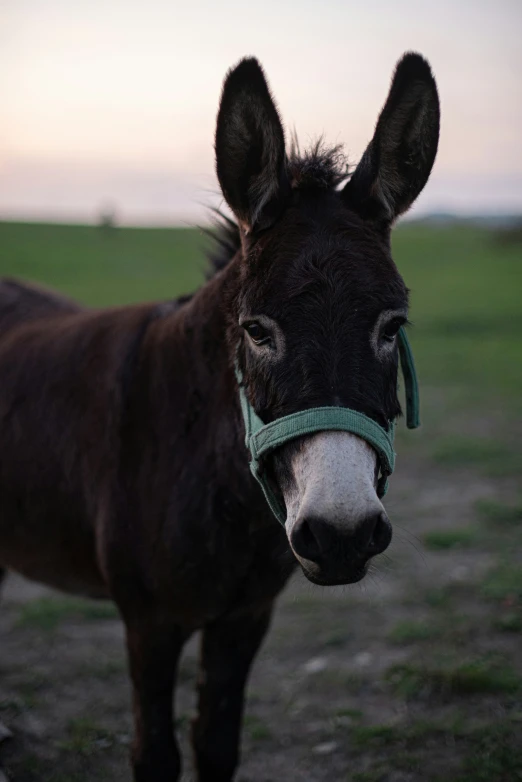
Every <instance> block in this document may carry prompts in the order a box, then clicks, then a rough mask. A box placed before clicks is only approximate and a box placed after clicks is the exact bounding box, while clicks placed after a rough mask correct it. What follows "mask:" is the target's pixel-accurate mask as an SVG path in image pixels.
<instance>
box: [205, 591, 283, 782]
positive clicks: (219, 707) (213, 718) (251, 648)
mask: <svg viewBox="0 0 522 782" xmlns="http://www.w3.org/2000/svg"><path fill="white" fill-rule="evenodd" d="M271 612H272V606H271V605H270V606H269V607H267V608H265V609H264V610H263V611H261V612H258V613H256V614H252V615H244V614H243V615H241V616H240V617H235V618H230V617H229V618H223V619H220V620H219V621H217V622H214V623H212V624H210V625H207V627H206V628H205V630H204V632H203V638H202V644H201V668H200V678H199V686H198V690H199V703H198V716H197V718H196V720H195V721H194V724H193V726H192V744H193V747H194V754H195V761H196V767H197V771H198V780H199V782H230V780H232V778H233V776H234V771H235V769H236V766H237V764H238V760H239V742H240V734H241V720H242V716H243V701H244V689H245V684H246V680H247V677H248V673H249V670H250V666H251V664H252V661H253V659H254V657H255V655H256V652H257V650H258V649H259V646H260V645H261V641H262V640H263V638H264V636H265V634H266V631H267V629H268V626H269V624H270V616H271Z"/></svg>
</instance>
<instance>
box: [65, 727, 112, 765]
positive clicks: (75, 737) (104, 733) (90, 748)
mask: <svg viewBox="0 0 522 782" xmlns="http://www.w3.org/2000/svg"><path fill="white" fill-rule="evenodd" d="M67 733H68V738H67V739H65V741H61V742H59V744H58V746H59V747H60V749H62V750H65V751H67V752H74V753H76V754H78V755H82V756H84V757H89V756H90V755H94V754H95V753H96V752H98V751H99V750H100V749H107V748H108V747H111V746H112V744H113V737H112V735H111V733H110V732H109V731H108V730H106V729H105V728H102V727H101V726H100V725H98V724H97V723H96V722H95V721H94V720H92V719H89V717H78V718H76V719H72V720H70V722H69V724H68V727H67Z"/></svg>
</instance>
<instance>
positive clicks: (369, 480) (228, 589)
mask: <svg viewBox="0 0 522 782" xmlns="http://www.w3.org/2000/svg"><path fill="white" fill-rule="evenodd" d="M438 136H439V101H438V95H437V88H436V84H435V81H434V78H433V76H432V73H431V70H430V66H429V65H428V63H427V62H426V60H424V59H423V58H422V57H421V56H420V55H418V54H414V53H408V54H406V55H405V56H404V57H403V58H402V59H401V60H400V62H399V63H398V65H397V68H396V70H395V74H394V77H393V80H392V84H391V88H390V92H389V95H388V98H387V100H386V103H385V105H384V108H383V110H382V112H381V114H380V117H379V120H378V122H377V126H376V130H375V134H374V136H373V139H372V140H371V142H370V144H369V146H368V148H367V149H366V151H365V153H364V155H363V157H362V159H361V161H360V163H359V164H358V166H357V167H356V168H355V170H354V171H353V173H352V174H351V176H348V173H347V168H346V165H345V163H344V158H343V156H342V154H341V150H340V149H339V148H333V149H328V148H326V147H325V146H324V145H323V144H320V143H319V144H316V145H315V146H313V147H312V149H311V150H309V151H307V152H305V153H301V152H300V151H299V148H298V146H297V144H295V143H294V145H293V147H291V148H290V149H287V148H286V147H285V135H284V132H283V126H282V124H281V120H280V118H279V114H278V111H277V109H276V106H275V104H274V101H273V99H272V97H271V94H270V91H269V88H268V86H267V82H266V80H265V76H264V73H263V70H262V68H261V66H260V65H259V63H258V62H257V60H255V59H253V58H248V59H243V60H241V61H240V62H239V64H238V65H237V66H236V67H235V68H234V69H233V70H231V71H230V72H229V73H228V75H227V77H226V79H225V82H224V86H223V92H222V96H221V103H220V107H219V112H218V117H217V129H216V136H215V151H216V169H217V176H218V179H219V183H220V186H221V189H222V192H223V195H224V197H225V199H226V201H227V203H228V205H229V206H230V208H231V210H232V212H233V214H234V215H235V218H236V221H237V222H236V223H230V222H229V224H228V236H226V237H225V238H223V239H222V243H223V246H224V248H225V249H224V250H223V251H222V252H221V254H220V256H219V257H218V258H217V259H216V264H215V265H216V269H215V273H214V274H213V275H212V276H211V277H210V278H209V279H208V281H207V282H206V284H205V285H203V287H201V288H200V290H198V291H197V292H196V293H195V295H193V296H192V297H188V298H185V299H182V300H179V301H177V302H166V303H165V302H164V303H160V304H141V305H136V306H128V307H123V308H117V309H116V308H114V309H107V310H103V311H99V310H87V309H83V308H81V307H79V306H77V305H75V304H74V303H72V302H66V301H63V300H61V299H60V298H59V297H52V296H48V295H47V294H46V293H43V292H39V291H38V290H32V289H25V288H24V287H23V286H22V285H19V284H16V283H13V282H6V283H4V285H3V288H0V320H1V319H2V317H3V321H2V323H3V325H2V330H1V337H0V569H1V568H3V569H6V570H13V571H18V572H19V573H21V574H23V575H24V576H26V577H28V578H31V579H36V580H39V581H41V582H43V583H46V584H49V585H51V586H53V587H57V588H59V589H62V590H66V591H70V592H75V593H79V594H82V595H88V596H92V597H95V598H109V599H112V600H114V601H115V603H116V605H117V606H118V609H119V612H120V614H121V617H122V619H123V622H124V624H125V629H126V641H127V648H128V658H129V668H130V675H131V679H132V687H133V702H134V717H135V737H134V743H133V750H132V765H133V773H134V780H135V782H174V780H178V779H179V776H180V768H181V759H180V753H179V750H178V747H177V744H176V741H175V737H174V730H173V726H174V723H173V719H174V716H173V692H174V687H175V680H176V668H177V663H178V659H179V656H180V652H181V650H182V647H183V645H184V643H185V642H186V640H187V639H188V638H189V636H190V635H191V634H192V633H194V632H195V631H197V630H201V631H202V641H201V662H200V676H199V682H198V692H199V702H198V713H197V717H196V718H195V720H194V723H193V726H192V744H193V750H194V758H195V761H194V762H195V767H196V772H197V778H198V780H199V782H229V781H230V780H232V778H233V776H234V773H235V770H236V767H237V764H238V758H239V740H240V730H241V719H242V710H243V699H244V688H245V684H246V680H247V676H248V673H249V669H250V667H251V664H252V661H253V659H254V657H255V655H256V653H257V651H258V649H259V646H260V644H261V642H262V640H263V638H264V636H265V634H266V632H267V629H268V627H269V624H270V617H271V614H272V611H273V606H274V601H275V598H276V597H277V595H278V594H279V593H280V592H281V590H282V589H283V587H284V585H285V583H286V582H287V580H288V578H289V576H290V574H291V573H292V571H293V569H294V567H295V566H296V564H297V563H298V564H299V565H300V566H301V567H302V570H303V572H304V573H305V575H306V576H307V578H309V579H310V580H311V581H313V582H315V583H318V584H322V585H330V584H348V583H353V582H355V581H358V580H359V579H361V578H362V577H363V576H364V574H365V572H366V569H367V566H368V562H369V561H370V559H371V558H372V557H373V556H375V555H377V554H379V553H381V552H382V551H384V549H386V547H387V546H388V544H389V542H390V539H391V526H390V522H389V520H388V518H387V516H386V513H385V511H384V508H383V505H382V502H381V500H380V497H379V495H378V491H377V486H378V474H379V460H378V454H377V451H376V450H375V448H374V447H372V446H371V445H369V443H368V442H367V440H366V439H363V438H362V437H360V436H357V435H355V434H353V433H351V432H348V431H318V432H315V433H314V434H309V435H306V436H301V437H298V438H296V439H294V440H293V441H292V442H288V443H285V444H284V445H283V446H281V447H279V448H276V449H275V450H274V451H273V453H272V455H271V456H270V458H269V460H268V463H267V467H266V469H267V472H268V474H269V476H270V481H271V485H272V488H273V492H274V495H277V497H278V498H279V501H280V503H281V505H282V506H283V507H284V508H285V512H286V519H285V520H284V524H278V523H277V520H276V519H275V518H274V516H273V514H272V512H271V510H270V508H269V506H268V504H267V502H266V500H265V497H264V495H263V492H262V491H261V488H260V486H259V484H258V482H256V480H255V479H254V477H253V475H252V474H251V472H250V471H249V454H248V451H247V448H246V446H245V442H244V437H245V424H244V420H243V417H242V413H241V406H240V389H239V386H238V378H240V379H241V381H240V382H241V388H242V393H243V394H244V398H245V400H246V403H247V404H248V405H249V406H250V409H251V410H252V411H253V413H254V414H255V415H256V416H258V418H259V419H260V420H261V421H262V422H264V423H265V424H269V423H270V422H273V421H277V420H278V419H280V418H282V417H285V416H288V415H289V414H292V413H296V412H299V411H307V410H310V409H311V408H315V407H317V406H329V407H333V408H349V409H351V410H352V411H356V413H357V414H364V415H365V416H366V418H367V419H368V420H370V422H373V423H374V425H378V426H380V427H386V426H387V425H388V422H390V421H393V420H394V419H395V418H396V417H397V416H398V415H399V414H400V405H399V401H398V397H397V372H398V347H397V334H398V331H399V329H400V328H401V327H402V325H403V324H404V323H405V322H406V320H407V314H408V291H407V288H406V286H405V284H404V282H403V280H402V278H401V276H400V274H399V272H398V270H397V268H396V266H395V265H394V262H393V260H392V257H391V252H390V230H391V226H392V224H393V222H394V220H395V218H396V217H397V216H398V215H399V214H401V213H402V212H404V211H405V210H406V209H408V207H409V206H410V205H411V203H412V202H413V201H414V200H415V198H416V197H417V196H418V194H419V193H420V191H421V190H422V188H423V187H424V185H425V183H426V181H427V179H428V177H429V174H430V171H431V168H432V165H433V162H434V159H435V155H436V150H437V144H438ZM2 313H3V316H2Z"/></svg>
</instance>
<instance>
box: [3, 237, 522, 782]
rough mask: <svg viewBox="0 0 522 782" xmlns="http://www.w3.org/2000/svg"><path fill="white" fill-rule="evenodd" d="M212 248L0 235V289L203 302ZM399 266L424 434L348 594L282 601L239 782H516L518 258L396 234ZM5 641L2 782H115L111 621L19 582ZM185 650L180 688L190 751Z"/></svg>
mask: <svg viewBox="0 0 522 782" xmlns="http://www.w3.org/2000/svg"><path fill="white" fill-rule="evenodd" d="M206 242H207V240H206V238H205V237H204V235H203V234H202V233H200V232H198V231H195V230H189V229H179V230H167V229H165V230H152V229H151V230H148V229H137V228H136V229H119V228H117V229H114V230H112V231H105V232H103V231H102V230H101V229H100V228H94V227H93V228H89V227H73V226H51V225H21V224H8V223H3V224H2V223H0V275H4V274H5V275H16V276H20V277H24V278H27V279H31V280H37V281H39V282H42V283H45V284H46V285H50V286H53V287H56V288H58V289H60V290H62V291H63V292H65V293H67V294H69V295H72V296H74V297H76V298H78V299H80V300H82V301H84V302H86V303H88V304H91V305H108V304H113V303H114V304H123V303H126V302H131V301H138V300H143V299H154V298H160V299H161V298H167V297H172V296H176V295H178V294H180V293H186V292H189V291H191V290H193V289H194V288H195V287H196V286H197V285H198V284H199V283H200V282H201V281H202V279H203V275H204V271H205V260H204V256H203V252H202V250H203V248H204V247H205V245H206ZM394 255H395V259H396V261H397V264H398V266H399V268H400V270H401V272H402V274H403V276H404V278H405V280H406V283H407V285H408V286H409V287H410V289H411V295H412V310H411V320H412V321H413V323H414V328H413V329H412V330H411V332H410V333H411V340H412V344H413V347H414V351H415V357H416V361H417V365H418V370H419V375H420V379H421V403H422V408H421V412H422V421H423V426H422V429H421V430H420V431H419V432H414V433H411V432H406V431H405V430H404V427H402V426H401V427H400V428H399V432H398V440H397V451H398V470H397V473H396V475H395V476H394V478H393V480H392V481H391V490H390V494H389V497H387V508H388V511H389V513H390V516H391V517H392V520H394V521H395V538H394V543H393V545H392V547H391V549H390V553H389V557H388V559H387V561H385V562H380V563H377V566H376V569H375V572H374V575H373V576H370V577H369V579H367V580H366V581H365V582H364V584H363V586H362V587H354V588H349V589H348V588H346V589H330V590H328V589H320V588H313V587H311V586H310V585H308V584H306V583H305V582H304V581H303V578H302V577H301V576H297V577H296V579H295V580H294V581H293V583H292V585H291V586H290V588H289V589H288V590H287V592H286V593H285V595H284V596H283V598H282V600H281V601H280V605H279V609H278V614H277V617H276V621H275V624H274V628H273V631H272V633H271V635H270V638H269V640H268V642H267V644H266V647H265V649H264V651H263V652H262V653H261V655H260V657H259V660H258V662H257V664H256V666H255V670H254V673H253V678H252V686H251V690H250V697H249V703H248V710H247V716H246V721H245V742H244V762H243V766H242V772H241V774H240V776H239V779H240V780H244V782H246V780H250V782H274V781H275V780H280V779H281V780H283V779H284V780H289V782H293V781H294V780H295V781H296V782H297V781H299V782H301V780H303V782H410V781H411V782H442V780H444V782H516V780H522V485H521V477H522V447H521V445H520V443H521V441H522V393H521V392H522V239H521V238H520V236H518V237H517V235H516V233H515V232H513V233H512V234H507V233H506V234H502V233H498V232H496V233H494V232H491V231H488V230H485V229H481V228H478V227H476V226H474V225H471V224H455V225H451V226H448V227H440V228H437V227H433V226H429V225H425V224H421V223H411V224H406V225H403V226H401V227H399V228H398V229H397V230H396V232H395V236H394ZM0 637H1V638H2V642H1V643H0V719H1V720H2V721H3V722H4V723H8V724H9V725H10V727H11V728H12V730H13V731H14V732H15V737H14V738H13V739H10V740H8V741H5V742H4V743H2V745H1V746H0V757H1V756H2V755H1V752H3V753H4V754H3V757H4V764H5V767H6V769H7V770H8V771H9V773H10V775H11V776H12V779H13V780H14V781H15V782H17V781H18V782H109V780H110V781H111V782H112V780H115V782H118V781H119V780H124V779H127V778H128V773H127V766H126V754H127V745H128V742H129V735H130V712H129V708H128V700H129V691H128V685H127V679H126V673H125V661H124V654H123V646H122V633H121V627H120V623H119V621H118V620H117V618H115V615H114V612H113V611H112V609H111V608H110V607H109V606H107V607H102V608H100V607H99V606H97V605H93V604H90V603H86V602H84V601H79V600H77V599H74V600H73V599H71V598H67V597H63V596H59V595H57V594H56V593H53V592H51V591H50V590H44V589H40V588H39V587H33V586H31V585H28V584H27V583H26V582H23V581H22V580H21V579H16V578H13V579H12V581H11V582H8V585H7V588H6V593H5V601H4V602H3V604H2V605H1V606H0ZM196 651H197V650H196V647H195V645H194V644H191V645H190V646H189V648H188V650H187V653H186V655H185V658H184V661H183V665H182V670H181V684H180V693H179V705H180V708H179V724H178V727H179V732H180V736H181V740H182V743H183V744H184V746H185V748H186V743H187V735H188V721H189V718H190V715H191V713H192V710H193V701H192V696H191V693H192V688H193V685H194V679H195V675H196ZM185 778H186V779H187V780H189V779H190V778H191V777H190V763H189V762H187V771H186V777H184V779H185Z"/></svg>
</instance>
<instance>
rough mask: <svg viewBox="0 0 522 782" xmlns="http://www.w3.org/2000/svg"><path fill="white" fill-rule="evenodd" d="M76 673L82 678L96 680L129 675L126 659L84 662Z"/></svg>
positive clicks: (77, 668)
mask: <svg viewBox="0 0 522 782" xmlns="http://www.w3.org/2000/svg"><path fill="white" fill-rule="evenodd" d="M76 672H77V674H78V675H81V676H93V677H95V678H96V679H102V680H105V679H112V678H114V677H116V676H121V675H123V674H126V673H127V662H126V660H125V658H124V657H121V658H118V659H114V660H102V661H98V660H96V661H94V662H90V661H82V662H81V663H80V664H79V665H78V666H77V667H76Z"/></svg>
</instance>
